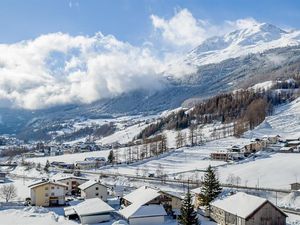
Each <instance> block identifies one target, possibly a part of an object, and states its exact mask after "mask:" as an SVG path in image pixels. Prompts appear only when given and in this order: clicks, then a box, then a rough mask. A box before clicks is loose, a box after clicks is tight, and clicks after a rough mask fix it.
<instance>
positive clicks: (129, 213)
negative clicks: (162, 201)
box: [119, 203, 167, 219]
mask: <svg viewBox="0 0 300 225" xmlns="http://www.w3.org/2000/svg"><path fill="white" fill-rule="evenodd" d="M119 213H120V214H121V215H122V216H124V217H125V218H126V219H129V218H138V217H152V216H166V215H167V213H166V211H165V209H164V207H163V206H162V205H140V204H138V203H135V204H132V205H130V206H128V207H126V208H124V209H122V210H120V211H119Z"/></svg>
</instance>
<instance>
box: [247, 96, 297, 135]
mask: <svg viewBox="0 0 300 225" xmlns="http://www.w3.org/2000/svg"><path fill="white" fill-rule="evenodd" d="M270 134H274V135H277V134H279V135H281V136H282V137H284V138H294V137H296V138H299V137H300V98H297V99H296V100H294V101H293V102H291V103H289V104H286V105H283V106H281V107H279V108H277V109H276V110H275V114H274V115H272V116H269V117H267V118H266V119H265V121H264V122H263V123H262V124H260V125H259V126H258V127H257V128H255V129H254V130H253V131H250V132H247V133H246V134H245V137H249V138H252V137H259V136H263V135H270Z"/></svg>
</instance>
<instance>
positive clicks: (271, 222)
mask: <svg viewBox="0 0 300 225" xmlns="http://www.w3.org/2000/svg"><path fill="white" fill-rule="evenodd" d="M209 213H210V217H211V218H212V219H213V220H215V221H216V222H217V223H218V224H220V225H266V224H268V225H286V217H287V215H286V214H285V213H284V212H282V211H281V210H280V209H279V208H277V207H276V206H275V205H273V204H272V203H271V202H269V201H268V200H267V199H265V198H260V197H257V196H254V195H249V194H246V193H243V192H238V193H236V194H234V195H231V196H229V197H226V198H224V199H218V200H216V201H214V202H212V203H211V204H210V212H209Z"/></svg>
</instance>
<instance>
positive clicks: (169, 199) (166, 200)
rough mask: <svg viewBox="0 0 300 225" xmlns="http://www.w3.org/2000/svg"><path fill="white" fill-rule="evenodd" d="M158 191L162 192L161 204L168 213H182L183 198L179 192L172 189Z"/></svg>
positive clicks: (175, 214)
mask: <svg viewBox="0 0 300 225" xmlns="http://www.w3.org/2000/svg"><path fill="white" fill-rule="evenodd" d="M158 193H159V194H160V199H159V201H160V204H161V205H162V206H163V207H164V208H165V210H166V212H167V214H168V215H172V216H174V217H175V216H178V215H180V208H181V205H182V200H183V198H182V197H181V196H180V195H178V194H177V193H173V192H170V191H162V190H160V191H159V192H158Z"/></svg>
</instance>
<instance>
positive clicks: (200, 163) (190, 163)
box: [107, 137, 249, 174]
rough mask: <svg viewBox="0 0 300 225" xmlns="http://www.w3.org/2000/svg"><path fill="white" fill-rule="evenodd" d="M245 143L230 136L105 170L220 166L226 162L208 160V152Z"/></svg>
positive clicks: (167, 170) (129, 171) (168, 170)
mask: <svg viewBox="0 0 300 225" xmlns="http://www.w3.org/2000/svg"><path fill="white" fill-rule="evenodd" d="M246 143H249V140H247V139H243V138H240V139H237V138H234V137H230V138H225V139H220V140H215V141H212V142H207V143H206V144H205V145H202V146H196V147H192V148H191V147H185V148H181V149H177V150H175V151H174V152H171V153H170V154H167V155H166V156H165V157H157V158H153V159H152V160H146V161H144V162H141V163H138V164H135V165H129V166H127V165H121V166H118V167H114V168H109V169H107V170H109V171H114V172H118V173H124V174H136V172H137V170H140V171H141V170H143V169H145V168H146V169H147V170H148V172H155V171H156V170H157V168H158V167H161V168H162V170H163V172H164V173H167V174H173V173H178V172H184V171H189V170H195V169H199V170H204V169H206V168H207V167H208V166H209V165H211V166H220V165H223V164H226V162H222V161H212V160H210V153H212V152H215V151H217V150H224V149H226V148H229V147H231V146H233V145H237V144H240V145H243V144H246ZM137 168H138V169H137Z"/></svg>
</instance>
